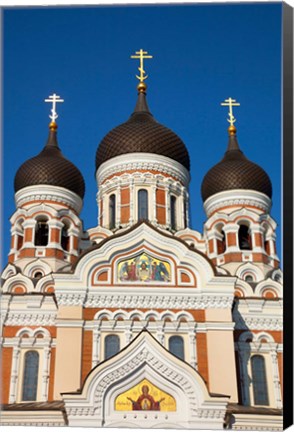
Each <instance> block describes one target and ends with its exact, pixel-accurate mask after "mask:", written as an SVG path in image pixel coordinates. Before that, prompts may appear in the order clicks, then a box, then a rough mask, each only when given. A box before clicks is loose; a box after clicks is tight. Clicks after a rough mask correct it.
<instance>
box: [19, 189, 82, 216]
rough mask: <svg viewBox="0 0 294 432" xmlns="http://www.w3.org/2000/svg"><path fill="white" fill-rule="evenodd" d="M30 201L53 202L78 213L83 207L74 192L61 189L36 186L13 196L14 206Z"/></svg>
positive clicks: (21, 190)
mask: <svg viewBox="0 0 294 432" xmlns="http://www.w3.org/2000/svg"><path fill="white" fill-rule="evenodd" d="M31 201H37V202H40V201H53V202H57V203H60V204H64V205H66V206H67V207H70V208H72V209H73V210H75V211H76V212H77V213H79V212H80V211H81V209H82V206H83V201H82V199H81V198H80V197H79V196H78V195H77V194H75V193H74V192H71V191H69V190H68V189H65V188H63V187H59V186H58V187H57V186H49V185H37V186H28V187H25V188H23V189H20V190H19V191H18V192H16V194H15V205H16V207H21V206H23V205H24V204H26V203H28V202H31Z"/></svg>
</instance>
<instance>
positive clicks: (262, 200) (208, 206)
mask: <svg viewBox="0 0 294 432" xmlns="http://www.w3.org/2000/svg"><path fill="white" fill-rule="evenodd" d="M248 205H250V206H253V207H257V208H258V209H260V210H262V211H264V212H265V213H269V212H270V209H271V205H272V202H271V199H270V198H269V197H268V196H267V195H265V194H264V193H262V192H257V191H255V190H249V189H248V190H247V189H233V190H228V191H224V192H219V193H216V194H214V195H212V196H211V197H209V198H207V200H206V201H205V202H204V204H203V206H204V210H205V212H206V214H207V216H208V217H210V215H211V214H212V213H213V212H215V211H216V210H219V209H221V208H223V207H227V206H248Z"/></svg>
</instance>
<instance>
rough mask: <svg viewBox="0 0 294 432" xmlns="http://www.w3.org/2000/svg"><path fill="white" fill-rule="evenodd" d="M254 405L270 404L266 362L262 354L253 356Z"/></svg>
mask: <svg viewBox="0 0 294 432" xmlns="http://www.w3.org/2000/svg"><path fill="white" fill-rule="evenodd" d="M251 369H252V384H253V396H254V405H269V401H268V390H267V382H266V372H265V362H264V358H263V357H262V356H260V355H254V356H253V357H251Z"/></svg>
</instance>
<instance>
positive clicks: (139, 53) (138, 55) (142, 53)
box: [131, 48, 153, 83]
mask: <svg viewBox="0 0 294 432" xmlns="http://www.w3.org/2000/svg"><path fill="white" fill-rule="evenodd" d="M147 54H148V52H147V51H144V50H142V48H141V49H140V51H136V52H135V55H132V56H131V58H133V59H140V67H138V69H139V71H140V76H138V75H136V78H138V80H139V81H140V82H141V83H142V82H144V81H145V79H146V78H148V75H144V74H145V73H146V72H145V71H144V59H150V58H153V56H151V55H147Z"/></svg>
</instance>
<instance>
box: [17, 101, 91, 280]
mask: <svg viewBox="0 0 294 432" xmlns="http://www.w3.org/2000/svg"><path fill="white" fill-rule="evenodd" d="M45 102H50V103H52V109H51V113H52V114H51V115H50V118H51V122H50V124H49V136H48V139H47V142H46V144H45V146H44V148H43V150H42V151H41V152H40V153H39V154H38V155H37V156H35V157H33V158H32V159H29V160H28V161H26V162H25V163H23V164H22V165H21V167H20V168H19V169H18V171H17V173H16V176H15V180H14V188H15V203H16V211H15V213H14V214H13V216H12V217H11V248H10V252H9V262H10V263H14V264H16V265H17V266H18V267H20V268H21V269H24V268H25V267H26V266H27V265H28V264H31V263H32V262H34V263H35V265H32V266H31V267H32V269H31V272H30V273H31V274H30V276H31V277H42V276H44V274H45V273H47V272H48V269H49V268H50V269H51V271H56V270H58V269H59V268H60V267H63V266H64V265H65V264H66V263H73V262H74V261H75V260H76V259H77V257H78V254H79V239H80V237H81V232H82V222H81V220H80V218H79V213H80V211H81V209H82V205H83V197H84V193H85V184H84V179H83V177H82V174H81V173H80V171H79V170H78V168H76V167H75V166H74V165H73V164H72V163H71V162H70V161H69V160H68V159H66V158H65V157H64V156H63V154H62V152H61V150H60V148H59V145H58V141H57V123H56V119H57V117H58V115H57V113H56V104H57V103H60V102H63V100H62V99H60V97H59V96H58V95H56V94H55V93H54V94H53V95H52V96H49V99H46V100H45ZM44 263H46V265H45V266H44ZM48 265H49V267H48Z"/></svg>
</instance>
